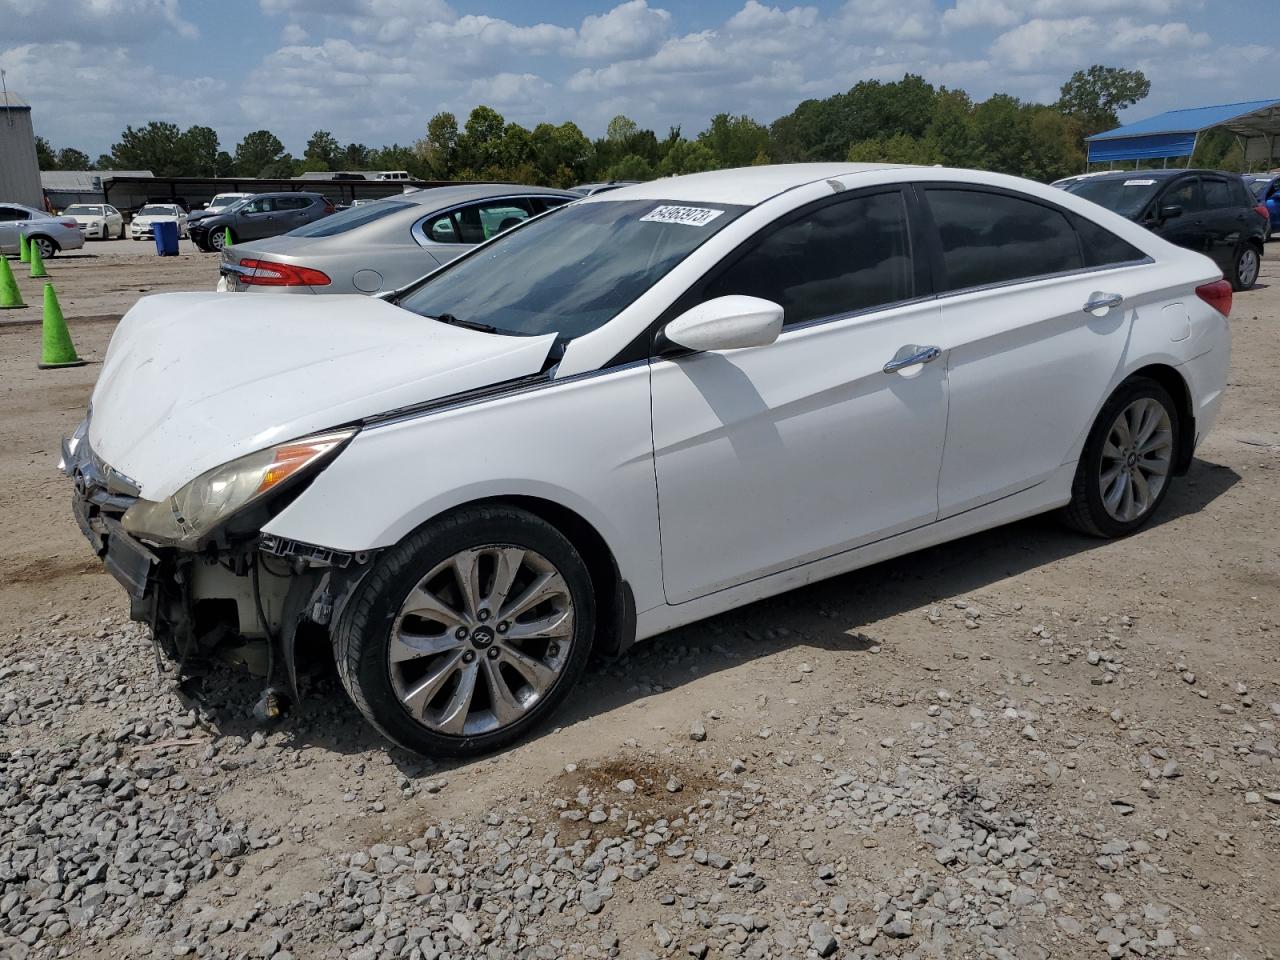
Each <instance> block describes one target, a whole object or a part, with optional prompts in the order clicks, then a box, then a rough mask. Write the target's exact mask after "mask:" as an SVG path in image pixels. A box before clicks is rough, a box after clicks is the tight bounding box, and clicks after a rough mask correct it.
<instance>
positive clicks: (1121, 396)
mask: <svg viewBox="0 0 1280 960" xmlns="http://www.w3.org/2000/svg"><path fill="white" fill-rule="evenodd" d="M1181 429H1182V424H1181V422H1180V421H1179V418H1178V407H1177V405H1176V404H1175V403H1174V402H1173V398H1172V397H1171V396H1169V391H1167V390H1166V389H1165V388H1164V387H1162V386H1161V385H1160V384H1158V383H1156V381H1154V380H1149V379H1147V378H1146V377H1134V378H1133V379H1131V380H1126V381H1125V382H1124V383H1122V384H1121V385H1120V386H1119V387H1117V388H1116V391H1115V393H1113V394H1112V395H1111V397H1110V399H1108V400H1107V402H1106V404H1104V405H1103V407H1102V411H1101V412H1100V413H1099V414H1098V419H1097V420H1095V421H1094V424H1093V429H1092V430H1090V431H1089V439H1088V440H1086V441H1085V445H1084V451H1083V453H1082V454H1081V455H1080V462H1079V463H1078V464H1077V465H1076V476H1075V480H1074V482H1073V483H1072V485H1071V502H1070V503H1069V504H1067V506H1066V507H1065V508H1064V509H1063V519H1064V520H1065V521H1066V523H1067V524H1068V526H1071V527H1074V528H1075V529H1076V530H1079V531H1080V532H1081V533H1087V534H1090V535H1091V536H1095V537H1106V538H1115V537H1125V536H1128V535H1129V534H1131V533H1134V532H1135V531H1137V530H1139V529H1141V527H1142V526H1143V525H1145V524H1146V523H1147V521H1148V520H1150V519H1151V516H1152V515H1153V514H1154V513H1155V511H1156V509H1157V508H1158V507H1159V506H1160V503H1161V501H1163V500H1164V497H1165V494H1167V493H1168V492H1169V482H1170V481H1171V480H1172V479H1173V467H1174V461H1175V458H1176V455H1177V451H1178V439H1179V436H1180V433H1181Z"/></svg>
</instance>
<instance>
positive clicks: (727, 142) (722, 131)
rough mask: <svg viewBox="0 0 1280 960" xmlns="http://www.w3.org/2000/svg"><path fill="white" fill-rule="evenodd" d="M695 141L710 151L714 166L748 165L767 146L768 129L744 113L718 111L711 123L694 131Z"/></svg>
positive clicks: (766, 151) (765, 150)
mask: <svg viewBox="0 0 1280 960" xmlns="http://www.w3.org/2000/svg"><path fill="white" fill-rule="evenodd" d="M698 142H699V143H701V144H702V145H703V146H705V147H706V148H707V149H708V150H710V151H711V154H712V156H714V157H715V162H716V166H717V167H746V166H750V165H751V164H752V163H753V162H754V161H755V159H756V157H757V156H758V155H759V154H760V153H761V152H762V151H763V152H765V153H766V154H767V153H768V150H769V131H768V130H767V129H765V128H764V127H762V126H761V125H760V124H758V123H756V122H755V121H754V120H752V119H751V118H750V117H748V116H746V115H745V114H744V115H743V116H740V117H731V116H730V115H729V114H727V113H718V114H716V115H715V116H714V117H712V118H711V126H709V127H707V129H705V130H703V131H702V132H701V133H700V134H698Z"/></svg>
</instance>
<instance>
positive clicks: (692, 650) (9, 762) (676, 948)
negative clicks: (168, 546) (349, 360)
mask: <svg viewBox="0 0 1280 960" xmlns="http://www.w3.org/2000/svg"><path fill="white" fill-rule="evenodd" d="M117 246H120V244H117ZM131 262H132V261H130V263H131ZM66 263H67V266H66V270H67V272H68V273H69V274H70V273H72V272H73V271H74V270H75V269H79V267H78V265H77V266H72V265H71V258H67V262H66ZM60 266H61V264H60ZM172 267H173V261H156V260H155V259H154V258H153V259H152V260H151V261H150V262H149V263H144V262H142V261H139V263H138V264H137V265H136V269H137V270H138V271H139V276H140V278H141V279H140V281H139V282H140V284H141V285H147V284H160V283H163V282H166V278H163V277H160V276H156V277H154V278H153V276H152V274H157V275H159V274H160V273H161V271H169V270H171V269H172ZM130 269H135V267H134V266H131V267H130ZM200 285H201V286H203V283H202V284H200ZM1277 324H1280V269H1278V268H1277V266H1276V263H1275V261H1274V258H1271V259H1269V260H1268V261H1267V262H1266V263H1265V266H1264V275H1263V285H1262V286H1260V287H1259V288H1258V289H1256V290H1254V291H1251V292H1249V293H1247V294H1244V295H1238V296H1237V298H1236V307H1235V311H1234V316H1233V319H1232V326H1233V332H1234V335H1235V367H1234V371H1233V374H1232V379H1231V387H1230V390H1229V394H1228V398H1227V402H1226V408H1225V411H1224V414H1223V419H1222V421H1221V422H1220V424H1219V426H1218V428H1217V430H1216V431H1215V432H1214V433H1213V434H1212V435H1211V436H1210V438H1209V439H1208V441H1207V442H1206V443H1205V444H1204V445H1203V446H1202V448H1201V450H1200V453H1199V458H1198V459H1197V462H1196V464H1195V465H1194V467H1193V470H1192V472H1191V474H1190V475H1189V476H1188V477H1187V478H1184V479H1183V480H1182V481H1181V482H1180V483H1178V484H1177V485H1176V486H1175V487H1174V489H1173V490H1172V492H1171V495H1170V496H1169V498H1168V500H1167V501H1166V503H1165V505H1164V507H1163V510H1162V514H1161V516H1160V517H1159V518H1158V522H1157V523H1156V524H1154V525H1153V526H1151V527H1150V528H1148V529H1147V530H1145V531H1144V532H1143V533H1141V534H1139V535H1138V536H1136V537H1133V538H1130V539H1128V540H1125V541H1121V542H1115V543H1102V542H1098V541H1093V540H1088V539H1084V538H1081V537H1078V536H1075V535H1073V534H1070V533H1067V532H1064V531H1063V530H1062V529H1061V528H1060V527H1059V526H1058V525H1057V524H1056V523H1055V522H1054V521H1053V520H1052V519H1050V518H1040V519H1035V520H1031V521H1027V522H1024V523H1019V524H1016V525H1014V526H1011V527H1007V528H1004V529H1001V530H996V531H991V532H989V533H986V534H982V535H979V536H975V537H970V538H967V539H966V540H963V541H960V542H958V543H955V544H950V545H947V546H945V547H941V548H937V549H933V550H929V551H926V552H924V553H921V554H917V555H914V556H911V557H906V558H902V559H900V560H896V561H893V562H890V563H886V564H881V565H879V566H877V567H874V568H872V569H869V570H865V571H861V572H859V573H856V574H852V575H849V576H845V577H839V578H836V579H833V580H830V581H827V582H825V583H821V584H817V585H814V586H812V587H808V588H805V589H803V590H800V591H796V592H793V593H791V594H787V595H785V596H783V597H779V598H776V599H774V600H771V601H768V602H763V603H759V604H756V605H754V606H752V607H749V608H745V609H743V610H739V611H735V612H733V613H731V614H728V615H725V616H721V617H717V618H715V619H713V620H711V621H707V622H705V623H702V624H697V625H693V626H691V627H687V628H684V629H681V630H678V631H674V632H672V633H670V634H668V635H665V636H663V637H660V638H657V639H655V640H653V641H650V642H647V643H645V644H643V645H641V646H639V647H637V648H636V649H635V650H634V651H633V652H632V653H631V654H629V655H628V656H627V657H626V658H624V659H622V660H621V661H618V662H615V663H608V664H600V665H597V666H596V667H595V668H593V669H592V670H591V671H590V672H589V673H588V674H587V676H586V677H585V679H584V683H583V688H582V690H581V692H580V694H579V695H577V696H576V697H575V698H574V699H573V701H572V702H571V703H570V704H569V705H567V707H566V709H565V710H564V711H563V712H562V713H561V714H560V715H559V717H558V718H557V719H558V722H559V723H560V725H559V726H557V727H556V728H554V729H548V730H544V731H542V732H541V733H539V734H538V735H537V736H536V737H534V738H533V739H531V740H530V741H528V742H526V743H524V744H521V745H519V746H517V747H515V748H513V749H512V750H510V751H508V752H506V753H504V754H501V755H499V756H496V757H492V758H488V759H485V760H481V761H477V762H471V763H463V764H456V765H455V764H437V763H432V762H430V761H424V760H422V759H420V758H416V757H412V756H409V755H406V754H404V753H402V752H400V751H397V750H393V749H388V748H386V747H385V746H384V744H383V743H382V742H381V741H380V740H379V739H378V738H377V737H376V736H375V735H373V734H372V733H371V732H370V731H369V730H368V729H367V728H366V727H365V726H364V725H363V724H362V723H361V722H360V720H359V717H358V715H357V714H356V713H355V711H354V709H353V708H351V707H350V706H349V705H348V704H347V703H346V702H345V701H344V700H343V699H342V697H341V694H340V688H339V687H338V685H337V683H336V681H335V680H334V678H333V676H332V674H331V672H328V671H325V670H319V671H317V672H316V673H315V674H314V675H313V676H310V677H309V678H307V680H306V683H305V693H304V702H303V704H302V705H301V707H300V709H299V710H298V711H297V712H296V713H295V715H294V716H292V717H290V718H288V719H286V720H285V721H283V722H282V723H280V724H279V725H278V726H275V727H270V728H260V727H258V726H256V725H255V724H254V723H253V721H252V720H251V718H250V711H249V707H250V704H251V703H252V701H253V699H254V697H255V695H256V693H257V688H256V687H255V685H254V684H253V682H252V681H251V680H250V679H249V678H248V677H247V676H246V675H245V674H244V672H243V671H241V670H238V669H235V668H233V667H230V666H228V667H226V668H225V669H224V670H223V672H222V673H220V674H219V675H217V676H214V677H211V678H209V679H207V680H206V681H205V683H204V685H203V687H202V688H200V689H194V690H187V691H183V692H181V693H179V692H178V691H177V690H176V689H175V688H174V685H173V683H172V682H171V678H170V676H169V675H168V673H167V670H166V668H165V667H164V665H158V664H157V662H156V660H155V657H154V654H153V652H152V648H151V646H150V643H149V641H148V639H147V637H146V636H145V632H144V631H143V630H142V629H140V628H139V627H138V626H136V625H133V624H130V623H128V622H127V618H126V615H125V605H124V602H123V597H122V593H121V591H120V590H119V589H118V588H117V587H116V586H115V585H114V583H113V582H112V581H110V579H109V578H108V577H107V576H106V575H105V574H103V573H102V572H101V571H100V570H99V568H98V565H97V564H96V562H94V561H93V558H92V557H91V556H90V555H89V554H88V551H87V548H86V547H85V546H84V544H83V542H82V541H81V539H80V536H79V533H78V531H77V530H76V529H75V525H74V523H73V521H72V520H71V518H70V515H69V510H68V508H67V497H68V495H69V490H68V489H67V487H66V485H65V482H64V481H63V480H61V479H60V478H58V477H56V476H55V473H54V463H55V462H56V448H57V437H58V435H59V433H61V432H63V431H65V430H68V429H70V428H71V427H72V426H74V424H75V422H76V420H77V419H78V417H79V416H80V413H81V411H82V409H83V406H84V402H85V400H86V398H87V394H88V390H89V389H90V386H91V384H92V382H93V379H94V377H95V376H96V372H97V368H96V366H95V365H90V366H88V367H84V368H79V369H74V370H60V371H51V372H37V371H35V369H34V353H33V348H34V346H35V345H36V344H37V343H38V340H37V334H38V332H37V331H36V330H35V329H34V328H32V327H24V326H8V327H0V449H2V450H3V451H4V453H3V454H0V535H2V536H3V542H4V543H5V545H6V550H5V553H4V556H3V557H2V558H0V638H3V640H4V642H3V643H2V644H0V956H11V957H15V958H27V957H32V958H52V957H60V956H77V957H113V958H115V957H119V958H125V957H128V958H134V957H184V956H199V957H228V958H230V957H237V958H239V957H276V958H281V960H290V958H304V957H326V958H328V957H333V958H339V957H342V958H351V960H375V958H376V960H383V958H413V960H420V958H435V960H439V958H445V957H449V958H472V957H483V958H495V960H496V958H508V957H522V958H523V957H538V958H547V960H558V958H580V957H623V958H655V957H663V958H666V957H680V958H685V957H695V958H698V957H745V958H764V957H774V958H782V957H797V958H798V957H918V958H925V957H946V958H951V957H996V958H1024V957H1026V958H1048V957H1053V958H1058V957H1106V956H1111V957H1125V956H1131V955H1132V956H1152V957H1176V956H1192V955H1197V956H1206V957H1223V958H1233V957H1240V958H1262V957H1274V956H1276V955H1277V954H1278V953H1280V913H1278V911H1277V899H1278V898H1280V868H1278V867H1277V863H1278V862H1280V754H1278V752H1277V749H1278V748H1277V739H1278V738H1277V733H1276V726H1277V724H1278V723H1280V651H1278V650H1277V636H1280V589H1278V588H1280V538H1278V537H1277V536H1276V533H1275V530H1274V524H1275V519H1274V518H1275V516H1276V510H1277V506H1278V505H1280V504H1278V500H1280V497H1278V496H1277V495H1278V493H1280V483H1278V482H1277V472H1278V470H1280V428H1278V427H1277V422H1278V420H1277V414H1278V413H1280V385H1278V384H1277V381H1276V378H1275V369H1276V367H1277V366H1280V346H1277V337H1276V329H1277ZM72 328H73V335H74V336H76V338H77V346H78V347H79V348H80V352H81V353H82V354H83V355H85V356H86V357H90V358H94V357H101V355H102V352H103V350H104V348H105V342H106V338H107V336H108V334H109V332H110V329H111V324H109V323H105V322H98V323H82V324H80V325H77V324H75V323H73V324H72Z"/></svg>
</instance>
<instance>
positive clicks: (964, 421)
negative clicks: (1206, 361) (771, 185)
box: [919, 184, 1163, 519]
mask: <svg viewBox="0 0 1280 960" xmlns="http://www.w3.org/2000/svg"><path fill="white" fill-rule="evenodd" d="M919 192H920V195H921V198H922V201H923V202H924V204H925V208H926V209H927V210H928V212H929V215H930V217H931V219H932V221H933V223H934V231H933V232H932V236H933V237H934V238H936V247H935V251H934V254H935V260H934V262H935V272H936V277H937V279H936V284H937V288H938V291H939V296H940V299H939V302H940V304H941V308H942V316H941V326H940V330H939V332H938V334H937V338H936V341H935V342H937V343H938V345H939V346H940V347H941V348H942V349H943V352H944V354H945V356H946V377H947V385H948V396H949V404H950V406H949V413H948V419H947V440H946V452H945V453H944V455H943V457H942V470H941V474H940V476H939V482H938V516H939V519H945V518H946V517H950V516H954V515H955V514H958V513H962V512H964V511H966V510H970V509H973V508H975V507H979V506H982V505H983V504H986V503H990V502H993V501H995V500H998V499H1000V498H1002V497H1005V496H1009V495H1011V494H1014V493H1017V492H1019V491H1021V490H1025V489H1029V488H1030V487H1032V486H1034V485H1036V484H1038V483H1040V482H1042V481H1044V480H1046V479H1048V478H1049V477H1051V476H1052V475H1054V473H1055V472H1056V471H1058V470H1059V469H1061V468H1062V467H1063V465H1064V464H1069V463H1070V461H1071V460H1072V459H1073V457H1074V445H1075V444H1076V442H1077V438H1078V437H1079V436H1081V434H1082V431H1084V430H1085V429H1087V427H1088V426H1089V424H1090V422H1091V420H1092V418H1093V416H1094V411H1095V410H1096V408H1097V405H1098V403H1099V401H1100V399H1101V398H1102V396H1103V395H1104V394H1105V392H1106V388H1107V385H1108V384H1109V383H1110V381H1111V378H1112V377H1113V375H1114V372H1115V370H1116V367H1117V365H1118V364H1119V362H1120V358H1121V356H1122V354H1123V351H1124V347H1125V335H1126V331H1127V329H1128V325H1129V323H1130V322H1131V319H1132V317H1133V315H1134V314H1135V313H1137V312H1144V311H1146V310H1148V309H1153V310H1159V309H1161V308H1162V306H1163V303H1160V304H1154V303H1152V302H1150V301H1149V300H1148V299H1146V298H1148V297H1149V295H1148V294H1146V293H1145V292H1144V289H1145V284H1144V281H1143V280H1142V277H1141V275H1140V273H1141V269H1142V267H1143V266H1145V264H1146V263H1147V262H1149V261H1148V259H1147V258H1146V256H1145V254H1143V253H1142V252H1141V251H1140V250H1138V249H1137V248H1135V247H1133V246H1132V245H1130V244H1128V243H1127V242H1125V241H1124V240H1122V239H1120V238H1119V237H1117V236H1115V235H1114V234H1112V233H1110V232H1109V231H1107V230H1105V229H1103V228H1102V227H1099V226H1098V225H1097V224H1094V223H1093V222H1092V221H1088V220H1085V219H1084V218H1080V217H1077V216H1076V215H1074V214H1068V213H1067V212H1065V211H1063V210H1061V209H1059V208H1058V207H1056V206H1053V205H1052V204H1049V203H1047V202H1045V201H1041V200H1039V199H1037V198H1032V197H1028V196H1026V195H1023V194H1017V193H1013V192H1010V191H1005V190H1000V189H996V188H986V187H977V186H968V185H966V186H963V187H959V186H955V185H943V184H924V185H922V186H921V187H920V188H919ZM1116 297H1118V298H1119V300H1114V298H1116ZM1105 298H1112V299H1113V300H1114V303H1115V305H1114V306H1111V307H1106V308H1103V307H1101V306H1095V313H1098V314H1100V315H1094V313H1086V312H1085V307H1086V305H1087V304H1090V303H1094V304H1095V305H1096V304H1098V302H1099V301H1102V300H1104V299H1105ZM1108 302H1111V301H1110V300H1109V301H1108ZM1068 469H1069V468H1068Z"/></svg>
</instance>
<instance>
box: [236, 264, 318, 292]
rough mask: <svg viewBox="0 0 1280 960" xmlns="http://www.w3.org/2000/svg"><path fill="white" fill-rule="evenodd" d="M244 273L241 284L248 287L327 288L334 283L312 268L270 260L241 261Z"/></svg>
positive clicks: (241, 275) (241, 276)
mask: <svg viewBox="0 0 1280 960" xmlns="http://www.w3.org/2000/svg"><path fill="white" fill-rule="evenodd" d="M240 266H241V267H243V268H244V271H245V272H244V273H242V274H240V282H241V283H242V284H244V285H245V286H246V287H327V286H328V285H329V284H330V283H332V281H331V280H330V279H329V277H328V275H327V274H324V273H321V272H320V271H319V270H312V269H311V268H310V267H295V266H294V265H293V264H290V263H272V262H271V261H270V260H241V261H240Z"/></svg>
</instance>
